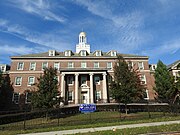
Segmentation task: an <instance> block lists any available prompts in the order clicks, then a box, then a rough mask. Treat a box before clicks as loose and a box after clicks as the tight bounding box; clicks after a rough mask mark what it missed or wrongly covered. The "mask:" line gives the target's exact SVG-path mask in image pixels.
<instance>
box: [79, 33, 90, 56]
mask: <svg viewBox="0 0 180 135" xmlns="http://www.w3.org/2000/svg"><path fill="white" fill-rule="evenodd" d="M82 50H85V51H87V52H88V53H90V45H89V44H87V37H86V33H85V32H81V33H80V34H79V44H77V45H76V53H79V52H80V51H82Z"/></svg>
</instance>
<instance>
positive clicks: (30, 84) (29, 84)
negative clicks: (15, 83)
mask: <svg viewBox="0 0 180 135" xmlns="http://www.w3.org/2000/svg"><path fill="white" fill-rule="evenodd" d="M30 78H33V82H32V83H30V82H29V79H30ZM27 83H28V84H27V86H32V85H33V84H34V83H35V77H34V76H29V77H28V82H27Z"/></svg>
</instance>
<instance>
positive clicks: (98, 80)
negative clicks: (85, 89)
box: [94, 76, 100, 85]
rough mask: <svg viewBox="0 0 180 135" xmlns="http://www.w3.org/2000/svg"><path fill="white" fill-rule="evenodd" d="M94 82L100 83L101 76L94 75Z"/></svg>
mask: <svg viewBox="0 0 180 135" xmlns="http://www.w3.org/2000/svg"><path fill="white" fill-rule="evenodd" d="M94 83H95V84H98V85H100V77H99V76H95V77H94Z"/></svg>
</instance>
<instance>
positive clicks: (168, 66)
mask: <svg viewBox="0 0 180 135" xmlns="http://www.w3.org/2000/svg"><path fill="white" fill-rule="evenodd" d="M179 63H180V60H177V61H175V62H174V63H172V64H170V65H167V68H168V69H170V68H172V67H174V66H176V65H178V64H179Z"/></svg>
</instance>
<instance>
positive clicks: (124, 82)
mask: <svg viewBox="0 0 180 135" xmlns="http://www.w3.org/2000/svg"><path fill="white" fill-rule="evenodd" d="M110 91H111V95H112V97H113V98H114V99H115V100H116V101H118V102H119V103H120V102H121V103H124V104H125V106H126V107H127V104H128V103H132V102H136V101H138V100H141V99H143V98H144V94H145V87H144V86H143V85H142V84H141V80H140V75H139V74H138V73H137V72H136V71H135V70H134V69H132V67H129V66H128V64H127V63H126V61H125V60H124V58H123V57H122V56H118V59H117V62H116V64H115V66H114V81H112V82H111V85H110Z"/></svg>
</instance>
